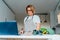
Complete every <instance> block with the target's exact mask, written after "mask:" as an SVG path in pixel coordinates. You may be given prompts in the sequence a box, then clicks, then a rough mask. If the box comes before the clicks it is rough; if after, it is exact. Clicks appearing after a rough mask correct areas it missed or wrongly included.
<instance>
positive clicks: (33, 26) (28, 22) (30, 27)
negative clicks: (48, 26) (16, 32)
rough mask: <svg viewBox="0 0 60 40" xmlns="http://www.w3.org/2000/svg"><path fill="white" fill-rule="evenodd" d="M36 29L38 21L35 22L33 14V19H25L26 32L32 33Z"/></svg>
mask: <svg viewBox="0 0 60 40" xmlns="http://www.w3.org/2000/svg"><path fill="white" fill-rule="evenodd" d="M35 29H36V23H34V22H33V16H32V18H31V19H29V20H28V18H27V20H26V21H25V33H30V34H32V32H33V30H35Z"/></svg>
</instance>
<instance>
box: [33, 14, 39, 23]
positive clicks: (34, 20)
mask: <svg viewBox="0 0 60 40" xmlns="http://www.w3.org/2000/svg"><path fill="white" fill-rule="evenodd" d="M33 22H34V23H40V17H39V16H38V15H35V16H34V19H33Z"/></svg>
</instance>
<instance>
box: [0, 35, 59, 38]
mask: <svg viewBox="0 0 60 40" xmlns="http://www.w3.org/2000/svg"><path fill="white" fill-rule="evenodd" d="M0 38H60V35H0Z"/></svg>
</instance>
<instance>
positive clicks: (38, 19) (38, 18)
mask: <svg viewBox="0 0 60 40" xmlns="http://www.w3.org/2000/svg"><path fill="white" fill-rule="evenodd" d="M31 18H32V16H29V17H28V19H27V17H25V18H24V23H25V21H26V19H27V20H29V19H31ZM33 22H34V24H35V23H40V17H39V16H38V15H34V16H33Z"/></svg>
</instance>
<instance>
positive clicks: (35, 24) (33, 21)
mask: <svg viewBox="0 0 60 40" xmlns="http://www.w3.org/2000/svg"><path fill="white" fill-rule="evenodd" d="M26 12H27V15H28V16H26V17H25V18H24V26H25V28H24V30H25V32H33V30H35V29H36V30H37V31H38V30H39V29H40V18H39V16H38V15H34V13H35V7H34V6H33V5H28V6H27V7H26ZM21 33H24V32H23V31H21Z"/></svg>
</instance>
